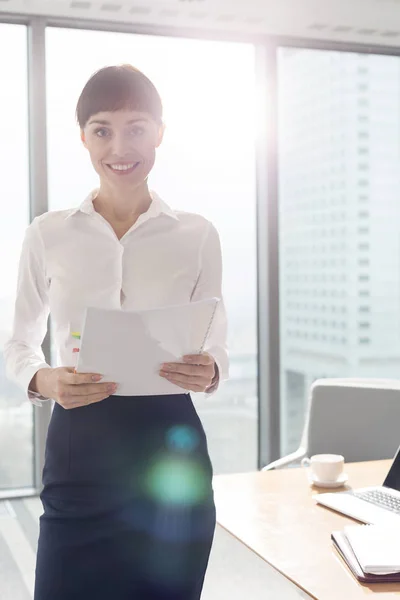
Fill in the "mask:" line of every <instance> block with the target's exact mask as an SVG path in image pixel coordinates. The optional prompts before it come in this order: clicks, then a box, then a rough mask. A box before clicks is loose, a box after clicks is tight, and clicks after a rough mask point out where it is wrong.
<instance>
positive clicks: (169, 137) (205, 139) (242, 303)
mask: <svg viewBox="0 0 400 600" xmlns="http://www.w3.org/2000/svg"><path fill="white" fill-rule="evenodd" d="M88 47H90V48H91V50H92V51H91V52H90V53H88V52H87V48H88ZM65 48H69V51H68V55H67V54H66V53H65ZM47 53H48V54H47V68H48V97H47V102H48V132H49V176H50V190H49V191H50V208H51V209H53V210H54V209H64V208H68V207H71V206H74V205H76V204H78V203H80V202H81V201H82V199H83V198H84V197H85V196H86V195H87V193H88V191H90V189H91V188H92V187H95V186H96V185H97V178H96V174H95V172H94V171H93V169H92V167H91V164H90V161H89V158H88V156H87V155H86V151H85V150H84V149H83V147H82V146H81V144H80V141H79V131H78V128H77V126H76V124H75V121H74V110H75V105H76V102H77V99H78V96H79V94H80V92H81V89H82V87H83V86H84V84H85V83H86V81H87V79H88V78H89V77H90V75H91V74H92V73H93V72H94V71H96V70H97V69H99V68H101V67H103V66H105V65H109V64H121V63H127V62H128V63H129V62H130V63H132V64H134V65H135V66H136V67H138V68H139V69H141V70H142V71H144V73H146V75H148V76H149V77H150V78H151V79H152V80H153V82H154V83H155V85H156V86H157V88H158V90H159V92H160V94H161V96H162V99H163V103H164V108H165V120H166V124H167V130H166V134H165V139H164V142H163V144H162V146H161V148H160V150H159V154H158V160H157V163H156V167H155V169H154V171H153V173H152V175H151V182H150V183H151V187H153V188H154V189H155V190H157V191H158V193H159V194H160V195H161V196H162V197H163V198H164V199H165V201H166V202H167V203H168V204H170V205H171V206H172V207H174V208H177V209H181V210H187V211H194V212H199V213H201V214H203V215H204V216H206V217H207V218H210V219H211V220H212V221H213V222H214V223H215V225H216V227H217V229H218V230H219V232H220V236H221V241H222V245H223V253H224V270H225V275H224V284H225V289H224V294H225V298H226V305H227V311H228V318H229V322H230V337H229V344H230V352H231V379H230V381H229V382H228V383H226V384H225V385H224V386H223V387H222V388H221V390H220V391H218V393H217V394H215V395H214V396H212V397H211V398H205V397H204V396H203V395H201V396H197V397H196V398H195V401H196V405H197V407H198V410H199V413H200V416H201V418H202V420H203V423H204V426H205V429H206V431H207V434H208V439H209V447H210V453H211V456H212V459H213V463H214V468H215V471H216V472H217V473H221V472H229V471H246V470H250V469H255V468H256V467H257V360H256V358H257V343H256V197H255V150H254V123H253V118H252V115H253V112H254V111H253V104H254V96H255V83H254V48H253V47H252V46H251V45H247V44H232V43H217V42H210V41H195V40H182V39H174V38H162V37H152V36H140V35H129V34H115V33H106V32H93V31H75V30H60V29H48V31H47ZM71 64H74V65H76V68H74V69H73V71H72V70H71Z"/></svg>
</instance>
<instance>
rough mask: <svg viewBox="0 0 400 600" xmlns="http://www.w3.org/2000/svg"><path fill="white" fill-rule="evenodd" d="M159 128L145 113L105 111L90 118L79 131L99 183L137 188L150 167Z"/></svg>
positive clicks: (151, 166)
mask: <svg viewBox="0 0 400 600" xmlns="http://www.w3.org/2000/svg"><path fill="white" fill-rule="evenodd" d="M162 137H163V128H162V127H160V126H159V125H157V123H156V122H155V121H154V120H153V119H152V117H151V116H150V115H149V114H148V113H145V112H138V111H132V110H117V111H115V112H111V111H107V112H101V113H98V114H96V115H93V116H92V117H91V118H90V119H89V120H88V122H87V124H86V125H85V128H84V129H83V130H82V131H81V138H82V141H83V143H84V145H85V147H86V148H87V149H88V151H89V154H90V159H91V161H92V164H93V167H94V168H95V170H96V172H97V173H98V175H99V177H100V181H101V182H102V183H103V184H109V185H110V184H111V185H112V186H116V185H118V186H124V187H125V186H129V187H137V186H138V185H140V184H141V183H143V181H145V179H146V178H147V176H148V174H149V173H150V171H151V169H152V168H153V165H154V161H155V157H156V148H158V146H159V145H160V144H161V141H162Z"/></svg>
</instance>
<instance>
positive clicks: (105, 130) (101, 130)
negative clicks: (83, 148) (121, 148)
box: [94, 127, 110, 137]
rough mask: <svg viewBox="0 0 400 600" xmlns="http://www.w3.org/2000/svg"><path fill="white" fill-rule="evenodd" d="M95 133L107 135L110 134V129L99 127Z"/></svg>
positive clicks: (102, 135)
mask: <svg viewBox="0 0 400 600" xmlns="http://www.w3.org/2000/svg"><path fill="white" fill-rule="evenodd" d="M94 133H95V135H97V137H107V136H109V135H110V132H109V130H108V129H107V127H99V128H98V129H95V132H94Z"/></svg>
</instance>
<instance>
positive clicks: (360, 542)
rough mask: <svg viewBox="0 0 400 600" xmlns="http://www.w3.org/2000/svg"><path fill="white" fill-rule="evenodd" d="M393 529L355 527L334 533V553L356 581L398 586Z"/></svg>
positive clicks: (399, 557)
mask: <svg viewBox="0 0 400 600" xmlns="http://www.w3.org/2000/svg"><path fill="white" fill-rule="evenodd" d="M398 537H399V536H398V533H397V532H396V528H394V529H388V528H386V529H385V528H382V527H376V526H363V525H356V526H354V525H353V526H350V527H345V529H344V531H334V532H333V533H332V534H331V538H332V541H333V544H334V547H335V549H336V550H337V551H338V552H339V554H340V556H341V558H342V559H343V560H344V562H345V563H346V564H347V566H348V567H349V569H350V571H351V572H352V574H353V575H354V577H356V579H357V580H358V581H361V582H366V583H379V582H380V583H385V582H387V583H390V582H391V583H393V582H400V546H399V544H398Z"/></svg>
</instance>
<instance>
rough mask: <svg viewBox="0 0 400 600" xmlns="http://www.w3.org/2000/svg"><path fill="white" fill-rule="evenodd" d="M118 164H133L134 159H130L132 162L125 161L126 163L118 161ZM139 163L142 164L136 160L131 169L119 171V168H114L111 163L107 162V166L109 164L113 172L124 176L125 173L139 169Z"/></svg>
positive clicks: (128, 173)
mask: <svg viewBox="0 0 400 600" xmlns="http://www.w3.org/2000/svg"><path fill="white" fill-rule="evenodd" d="M117 164H119V165H129V164H132V161H130V162H125V163H124V162H120V163H117ZM139 164H140V163H138V162H135V163H134V165H133V167H132V168H131V169H125V170H123V171H118V170H117V169H113V168H112V166H111V165H110V164H106V166H107V167H108V168H109V170H110V171H111V172H112V173H114V174H115V175H118V176H124V175H130V174H131V173H133V171H135V169H137V167H138V166H139Z"/></svg>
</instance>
